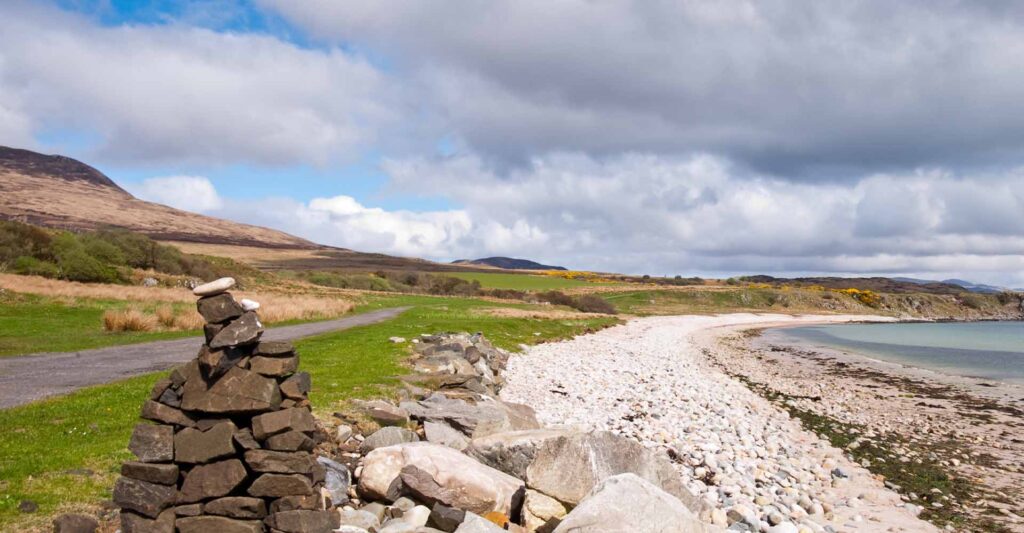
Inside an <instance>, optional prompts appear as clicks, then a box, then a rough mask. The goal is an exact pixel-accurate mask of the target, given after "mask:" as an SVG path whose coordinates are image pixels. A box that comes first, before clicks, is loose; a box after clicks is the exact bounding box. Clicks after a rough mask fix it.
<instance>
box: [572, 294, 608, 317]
mask: <svg viewBox="0 0 1024 533" xmlns="http://www.w3.org/2000/svg"><path fill="white" fill-rule="evenodd" d="M575 304H576V305H574V306H573V307H575V308H576V309H578V310H580V311H583V312H584V313H605V314H608V315H614V314H616V313H618V310H616V309H615V306H614V305H612V304H611V303H610V302H609V301H608V300H605V299H604V298H601V297H599V296H594V295H593V294H584V295H583V296H580V297H578V298H576V302H575Z"/></svg>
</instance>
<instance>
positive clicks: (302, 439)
mask: <svg viewBox="0 0 1024 533" xmlns="http://www.w3.org/2000/svg"><path fill="white" fill-rule="evenodd" d="M315 444H316V443H314V442H313V439H311V438H309V436H308V435H306V434H305V433H303V432H301V431H286V432H284V433H280V434H277V435H273V436H270V437H267V440H266V441H265V442H264V443H263V445H264V446H265V447H266V448H267V449H268V450H277V451H282V452H296V451H304V452H308V451H311V450H312V449H313V446H314V445H315Z"/></svg>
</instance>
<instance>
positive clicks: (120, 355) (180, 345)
mask: <svg viewBox="0 0 1024 533" xmlns="http://www.w3.org/2000/svg"><path fill="white" fill-rule="evenodd" d="M407 309H409V308H408V307H395V308H390V309H381V310H379V311H372V312H369V313H363V314H360V315H354V316H349V317H344V318H338V319H335V320H325V321H322V322H308V323H305V324H296V325H294V326H281V327H276V328H268V329H267V331H266V332H265V333H264V334H263V337H262V339H263V340H270V341H285V340H288V341H290V340H295V339H300V338H302V337H309V336H312V335H319V334H321V333H329V332H332V331H340V330H344V329H349V328H354V327H357V326H365V325H368V324H376V323H378V322H383V321H385V320H390V319H392V318H394V317H396V316H398V315H399V314H400V313H402V312H403V311H405V310H407ZM202 343H203V339H202V338H198V337H191V338H187V339H175V340H169V341H156V342H147V343H142V344H128V345H124V346H110V347H107V348H97V349H94V350H82V351H80V352H59V353H40V354H33V355H25V356H19V357H3V358H0V409H6V408H8V407H14V406H17V405H22V404H26V403H29V402H33V401H36V400H40V399H42V398H46V397H49V396H54V395H57V394H66V393H69V392H72V391H75V390H78V389H80V388H82V387H89V386H91V385H100V384H103V383H109V382H111V381H117V380H120V379H125V378H130V377H132V376H137V375H139V374H146V373H148V372H156V371H158V370H165V369H167V368H170V367H173V366H175V365H178V364H181V363H184V362H186V361H188V360H189V359H191V358H193V357H195V356H196V353H197V352H198V351H199V347H200V346H202Z"/></svg>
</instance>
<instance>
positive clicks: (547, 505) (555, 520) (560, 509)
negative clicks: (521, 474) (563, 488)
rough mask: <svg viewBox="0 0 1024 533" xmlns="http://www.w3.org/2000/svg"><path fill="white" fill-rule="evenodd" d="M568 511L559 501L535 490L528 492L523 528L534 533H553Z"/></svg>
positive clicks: (524, 505) (525, 500)
mask: <svg viewBox="0 0 1024 533" xmlns="http://www.w3.org/2000/svg"><path fill="white" fill-rule="evenodd" d="M566 513H568V511H567V510H566V508H565V506H564V505H562V504H561V503H560V502H559V501H558V500H556V499H554V498H552V497H551V496H548V495H546V494H541V493H539V492H537V491H535V490H527V491H526V497H525V498H524V499H523V526H524V527H525V528H526V530H527V531H529V532H530V533H533V532H534V531H537V532H539V533H551V531H553V530H554V529H555V527H557V526H558V524H559V523H561V521H562V519H563V518H565V515H566Z"/></svg>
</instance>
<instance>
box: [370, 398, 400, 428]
mask: <svg viewBox="0 0 1024 533" xmlns="http://www.w3.org/2000/svg"><path fill="white" fill-rule="evenodd" d="M362 409H363V412H364V413H366V416H369V417H370V418H372V419H373V421H374V422H376V423H378V424H380V425H382V426H404V425H406V424H408V423H409V412H408V411H406V410H405V409H402V408H401V407H397V406H394V405H392V404H390V403H388V402H385V401H383V400H372V401H369V402H364V403H363V404H362Z"/></svg>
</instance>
